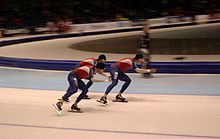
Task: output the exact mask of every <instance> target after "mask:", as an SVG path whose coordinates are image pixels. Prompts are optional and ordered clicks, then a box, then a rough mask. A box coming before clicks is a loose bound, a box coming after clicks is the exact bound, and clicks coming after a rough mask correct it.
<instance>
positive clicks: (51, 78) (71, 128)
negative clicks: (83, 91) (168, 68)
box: [0, 67, 220, 139]
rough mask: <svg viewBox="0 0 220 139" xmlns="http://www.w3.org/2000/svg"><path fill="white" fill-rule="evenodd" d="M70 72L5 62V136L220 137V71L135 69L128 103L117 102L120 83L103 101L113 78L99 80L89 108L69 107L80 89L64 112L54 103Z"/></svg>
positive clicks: (1, 125) (1, 127)
mask: <svg viewBox="0 0 220 139" xmlns="http://www.w3.org/2000/svg"><path fill="white" fill-rule="evenodd" d="M67 73H68V72H57V71H41V70H26V69H15V68H12V69H11V68H4V67H1V68H0V74H1V78H0V83H1V88H0V92H1V93H0V109H1V116H0V117H1V118H0V135H1V138H2V139H14V138H19V139H24V138H26V139H28V138H32V139H39V138H53V139H60V138H66V139H67V138H77V139H86V138H96V139H101V138H106V139H112V138H123V139H133V138H138V139H146V138H149V139H184V138H186V139H187V138H190V139H194V138H201V139H203V138H204V139H213V138H220V132H219V131H220V92H219V90H220V87H219V82H220V78H219V77H220V75H178V74H177V75H175V74H161V75H160V74H156V75H154V76H155V78H152V79H145V78H142V77H141V76H140V75H139V74H129V76H130V77H131V79H132V81H133V82H132V84H131V86H130V87H129V88H128V90H127V91H126V92H125V93H124V97H126V98H127V99H128V101H129V102H128V103H118V102H117V103H115V102H112V101H111V100H112V99H113V98H114V97H115V95H116V94H115V92H117V91H118V89H120V86H121V83H119V85H118V86H117V87H116V88H115V89H114V90H113V93H110V95H109V97H108V101H109V105H108V106H105V105H102V104H99V103H98V102H96V99H99V98H100V97H101V96H102V95H103V94H102V93H103V92H104V91H105V88H106V86H107V85H108V83H94V85H93V87H92V88H91V91H90V92H89V95H90V96H91V97H92V99H91V100H82V101H81V102H80V104H79V106H80V107H81V108H82V110H83V111H84V113H69V112H67V111H68V109H69V108H70V106H71V105H72V103H73V102H74V100H75V98H76V97H77V95H78V94H79V93H76V94H74V95H73V96H72V97H71V102H69V103H65V104H64V110H63V111H62V115H61V116H60V115H58V114H57V113H56V111H55V110H54V109H53V108H52V104H53V103H55V102H56V101H57V99H58V98H60V97H61V96H62V95H63V94H64V93H65V89H66V87H67V85H68V83H67V81H66V75H67ZM94 92H96V93H94Z"/></svg>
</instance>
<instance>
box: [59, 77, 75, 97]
mask: <svg viewBox="0 0 220 139" xmlns="http://www.w3.org/2000/svg"><path fill="white" fill-rule="evenodd" d="M68 82H69V88H68V89H67V91H66V94H64V95H63V97H62V99H63V100H68V99H69V97H70V96H71V95H73V94H74V93H76V92H77V90H78V87H77V84H78V83H77V82H78V81H77V78H76V77H75V76H74V75H71V74H69V75H68Z"/></svg>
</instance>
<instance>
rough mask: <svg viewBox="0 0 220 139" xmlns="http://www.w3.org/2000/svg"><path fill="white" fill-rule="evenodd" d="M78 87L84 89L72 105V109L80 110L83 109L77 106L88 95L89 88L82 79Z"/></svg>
mask: <svg viewBox="0 0 220 139" xmlns="http://www.w3.org/2000/svg"><path fill="white" fill-rule="evenodd" d="M78 85H79V86H78V87H79V89H80V90H82V92H81V94H80V95H79V96H78V97H77V99H76V101H75V102H74V104H73V105H72V106H71V109H72V110H76V111H80V110H81V109H80V108H79V107H78V106H77V104H78V103H79V102H80V101H81V100H82V99H83V98H84V97H85V96H86V94H87V92H88V88H87V87H86V85H85V83H84V82H83V81H82V80H79V81H78Z"/></svg>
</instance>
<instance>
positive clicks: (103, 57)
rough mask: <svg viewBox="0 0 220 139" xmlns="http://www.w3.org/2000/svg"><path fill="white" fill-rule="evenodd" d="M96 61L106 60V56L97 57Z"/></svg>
mask: <svg viewBox="0 0 220 139" xmlns="http://www.w3.org/2000/svg"><path fill="white" fill-rule="evenodd" d="M97 60H106V56H105V55H104V54H101V55H99V57H98V59H97Z"/></svg>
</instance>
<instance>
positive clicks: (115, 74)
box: [99, 54, 156, 104]
mask: <svg viewBox="0 0 220 139" xmlns="http://www.w3.org/2000/svg"><path fill="white" fill-rule="evenodd" d="M142 59H143V55H142V54H136V56H135V57H134V58H124V59H122V60H120V61H118V62H117V63H114V64H112V65H111V70H110V74H111V80H112V83H111V84H110V85H109V86H108V87H107V89H106V91H105V94H104V96H103V97H101V98H100V100H99V102H102V103H104V104H106V103H107V95H108V93H109V92H110V91H111V90H112V89H113V88H114V87H115V86H116V85H117V84H118V80H120V81H123V82H125V83H124V84H123V86H122V88H121V90H120V91H119V93H118V95H117V96H116V101H119V102H123V101H127V100H126V98H124V97H122V96H121V94H122V93H123V92H124V91H125V90H126V89H127V88H128V86H129V85H130V83H131V79H130V78H129V77H128V76H127V75H126V74H125V72H126V71H127V70H128V69H130V68H133V69H135V71H136V72H138V73H148V72H156V69H140V68H138V67H137V65H136V64H141V62H142Z"/></svg>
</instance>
